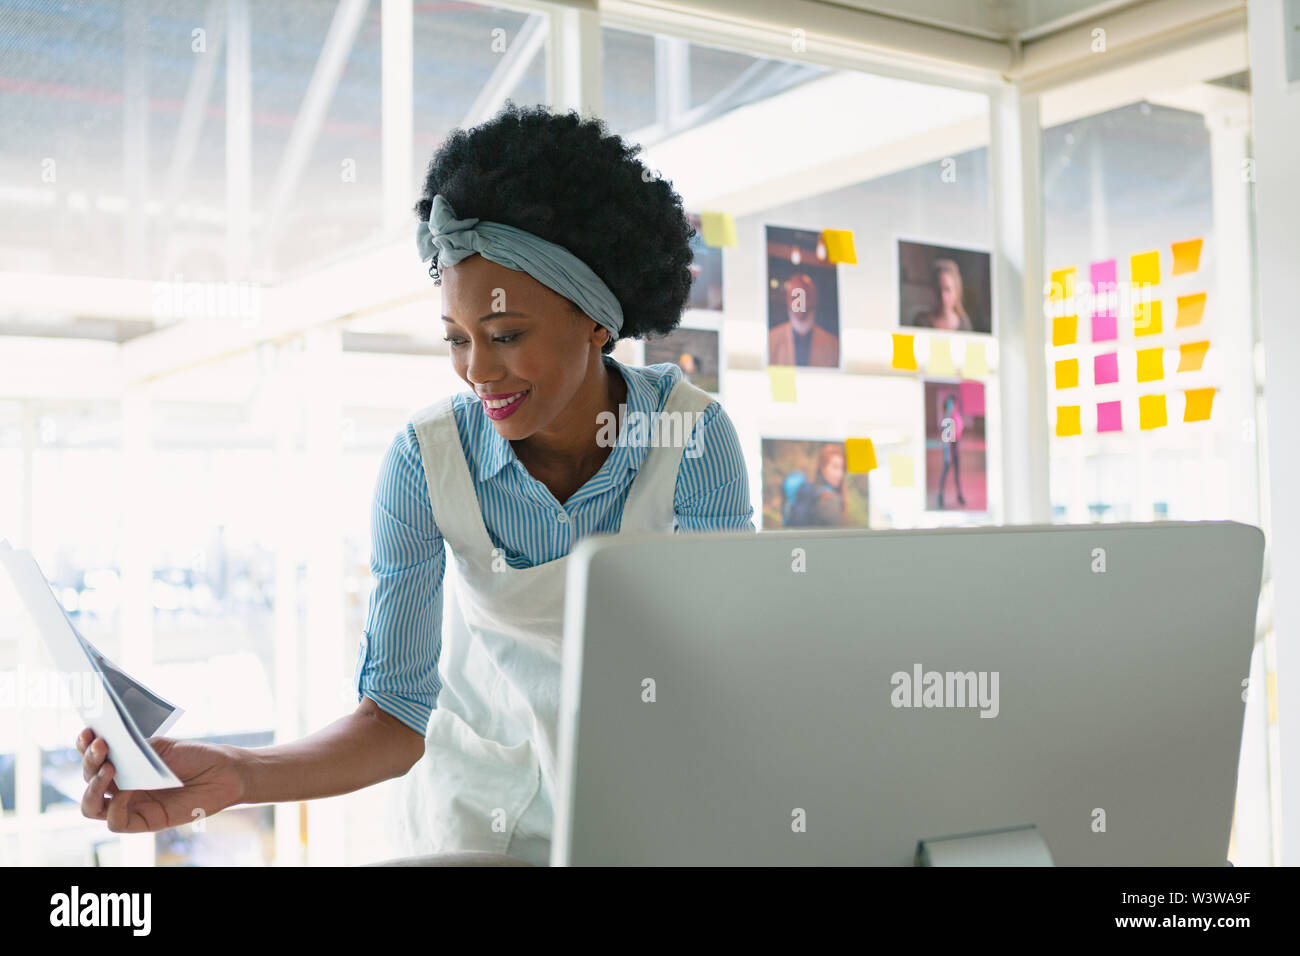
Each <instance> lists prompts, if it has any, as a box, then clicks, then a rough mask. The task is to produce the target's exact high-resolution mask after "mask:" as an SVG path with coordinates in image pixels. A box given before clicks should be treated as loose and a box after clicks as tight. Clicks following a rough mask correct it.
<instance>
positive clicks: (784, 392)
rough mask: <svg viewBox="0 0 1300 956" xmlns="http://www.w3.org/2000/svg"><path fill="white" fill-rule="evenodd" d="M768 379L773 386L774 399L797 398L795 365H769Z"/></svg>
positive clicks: (776, 400) (786, 400)
mask: <svg viewBox="0 0 1300 956" xmlns="http://www.w3.org/2000/svg"><path fill="white" fill-rule="evenodd" d="M767 379H768V382H769V383H770V384H771V386H772V401H774V402H793V401H794V400H795V397H794V366H793V365H769V366H768V367H767Z"/></svg>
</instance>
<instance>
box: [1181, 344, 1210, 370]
mask: <svg viewBox="0 0 1300 956" xmlns="http://www.w3.org/2000/svg"><path fill="white" fill-rule="evenodd" d="M1209 350H1210V343H1209V342H1208V341H1207V342H1184V343H1183V344H1182V345H1180V346H1178V371H1180V372H1199V371H1200V370H1201V365H1202V364H1203V363H1204V362H1205V353H1206V352H1208V351H1209Z"/></svg>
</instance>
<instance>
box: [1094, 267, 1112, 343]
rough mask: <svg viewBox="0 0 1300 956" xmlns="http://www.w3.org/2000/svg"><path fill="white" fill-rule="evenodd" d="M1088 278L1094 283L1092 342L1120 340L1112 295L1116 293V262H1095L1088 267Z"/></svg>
mask: <svg viewBox="0 0 1300 956" xmlns="http://www.w3.org/2000/svg"><path fill="white" fill-rule="evenodd" d="M1088 278H1089V281H1090V282H1091V283H1092V294H1093V301H1094V304H1093V308H1092V340H1093V341H1094V342H1109V341H1111V340H1113V339H1116V338H1118V337H1119V336H1118V333H1117V331H1116V325H1115V303H1114V301H1113V300H1112V298H1111V295H1112V294H1113V293H1114V292H1115V288H1116V284H1115V260H1114V259H1106V260H1105V261H1103V262H1094V263H1093V264H1092V265H1091V266H1089V267H1088Z"/></svg>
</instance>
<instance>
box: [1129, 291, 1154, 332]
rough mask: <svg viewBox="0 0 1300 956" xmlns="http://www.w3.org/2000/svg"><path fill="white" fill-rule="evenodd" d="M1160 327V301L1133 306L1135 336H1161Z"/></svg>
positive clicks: (1139, 303)
mask: <svg viewBox="0 0 1300 956" xmlns="http://www.w3.org/2000/svg"><path fill="white" fill-rule="evenodd" d="M1160 326H1161V320H1160V300H1159V299H1152V300H1151V301H1150V302H1138V303H1136V304H1135V305H1134V306H1133V334H1134V335H1159V334H1160Z"/></svg>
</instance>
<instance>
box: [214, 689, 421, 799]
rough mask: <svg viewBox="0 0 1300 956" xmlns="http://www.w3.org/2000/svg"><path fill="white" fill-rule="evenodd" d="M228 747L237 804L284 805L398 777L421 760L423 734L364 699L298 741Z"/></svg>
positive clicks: (348, 791) (369, 700) (366, 698)
mask: <svg viewBox="0 0 1300 956" xmlns="http://www.w3.org/2000/svg"><path fill="white" fill-rule="evenodd" d="M230 749H231V750H232V751H234V759H235V763H236V768H237V769H238V772H239V777H240V783H241V793H240V797H241V799H240V801H239V802H240V803H286V802H295V801H298V800H315V799H317V798H319V797H335V796H338V795H339V794H341V793H351V792H352V791H354V790H361V789H362V788H364V787H369V786H371V785H372V784H376V783H380V782H381V781H384V780H389V779H392V778H393V777H400V776H402V775H403V774H405V773H406V772H407V771H408V770H410V769H411V768H412V767H413V766H415V764H416V762H417V761H418V760H419V759H420V758H421V757H423V756H424V736H423V735H422V734H417V733H416V732H415V731H414V730H412V729H411V728H410V727H408V726H406V724H404V723H402V722H401V721H400V720H398V719H397V718H396V717H394V716H392V715H391V714H389V713H386V712H385V711H384V710H383V709H381V708H380V707H379V705H378V704H376V703H375V702H374V701H373V700H371V699H370V698H369V697H364V698H362V700H361V703H360V704H359V705H358V706H357V709H356V710H355V711H353V712H352V713H350V714H348V715H347V716H346V717H340V718H339V719H338V720H336V721H334V723H332V724H330V725H329V726H328V727H324V728H322V729H321V730H318V731H316V732H315V733H314V734H308V735H307V736H306V737H303V738H301V739H300V740H295V741H292V742H290V743H286V744H275V745H273V746H270V747H256V748H243V747H232V748H230Z"/></svg>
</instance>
